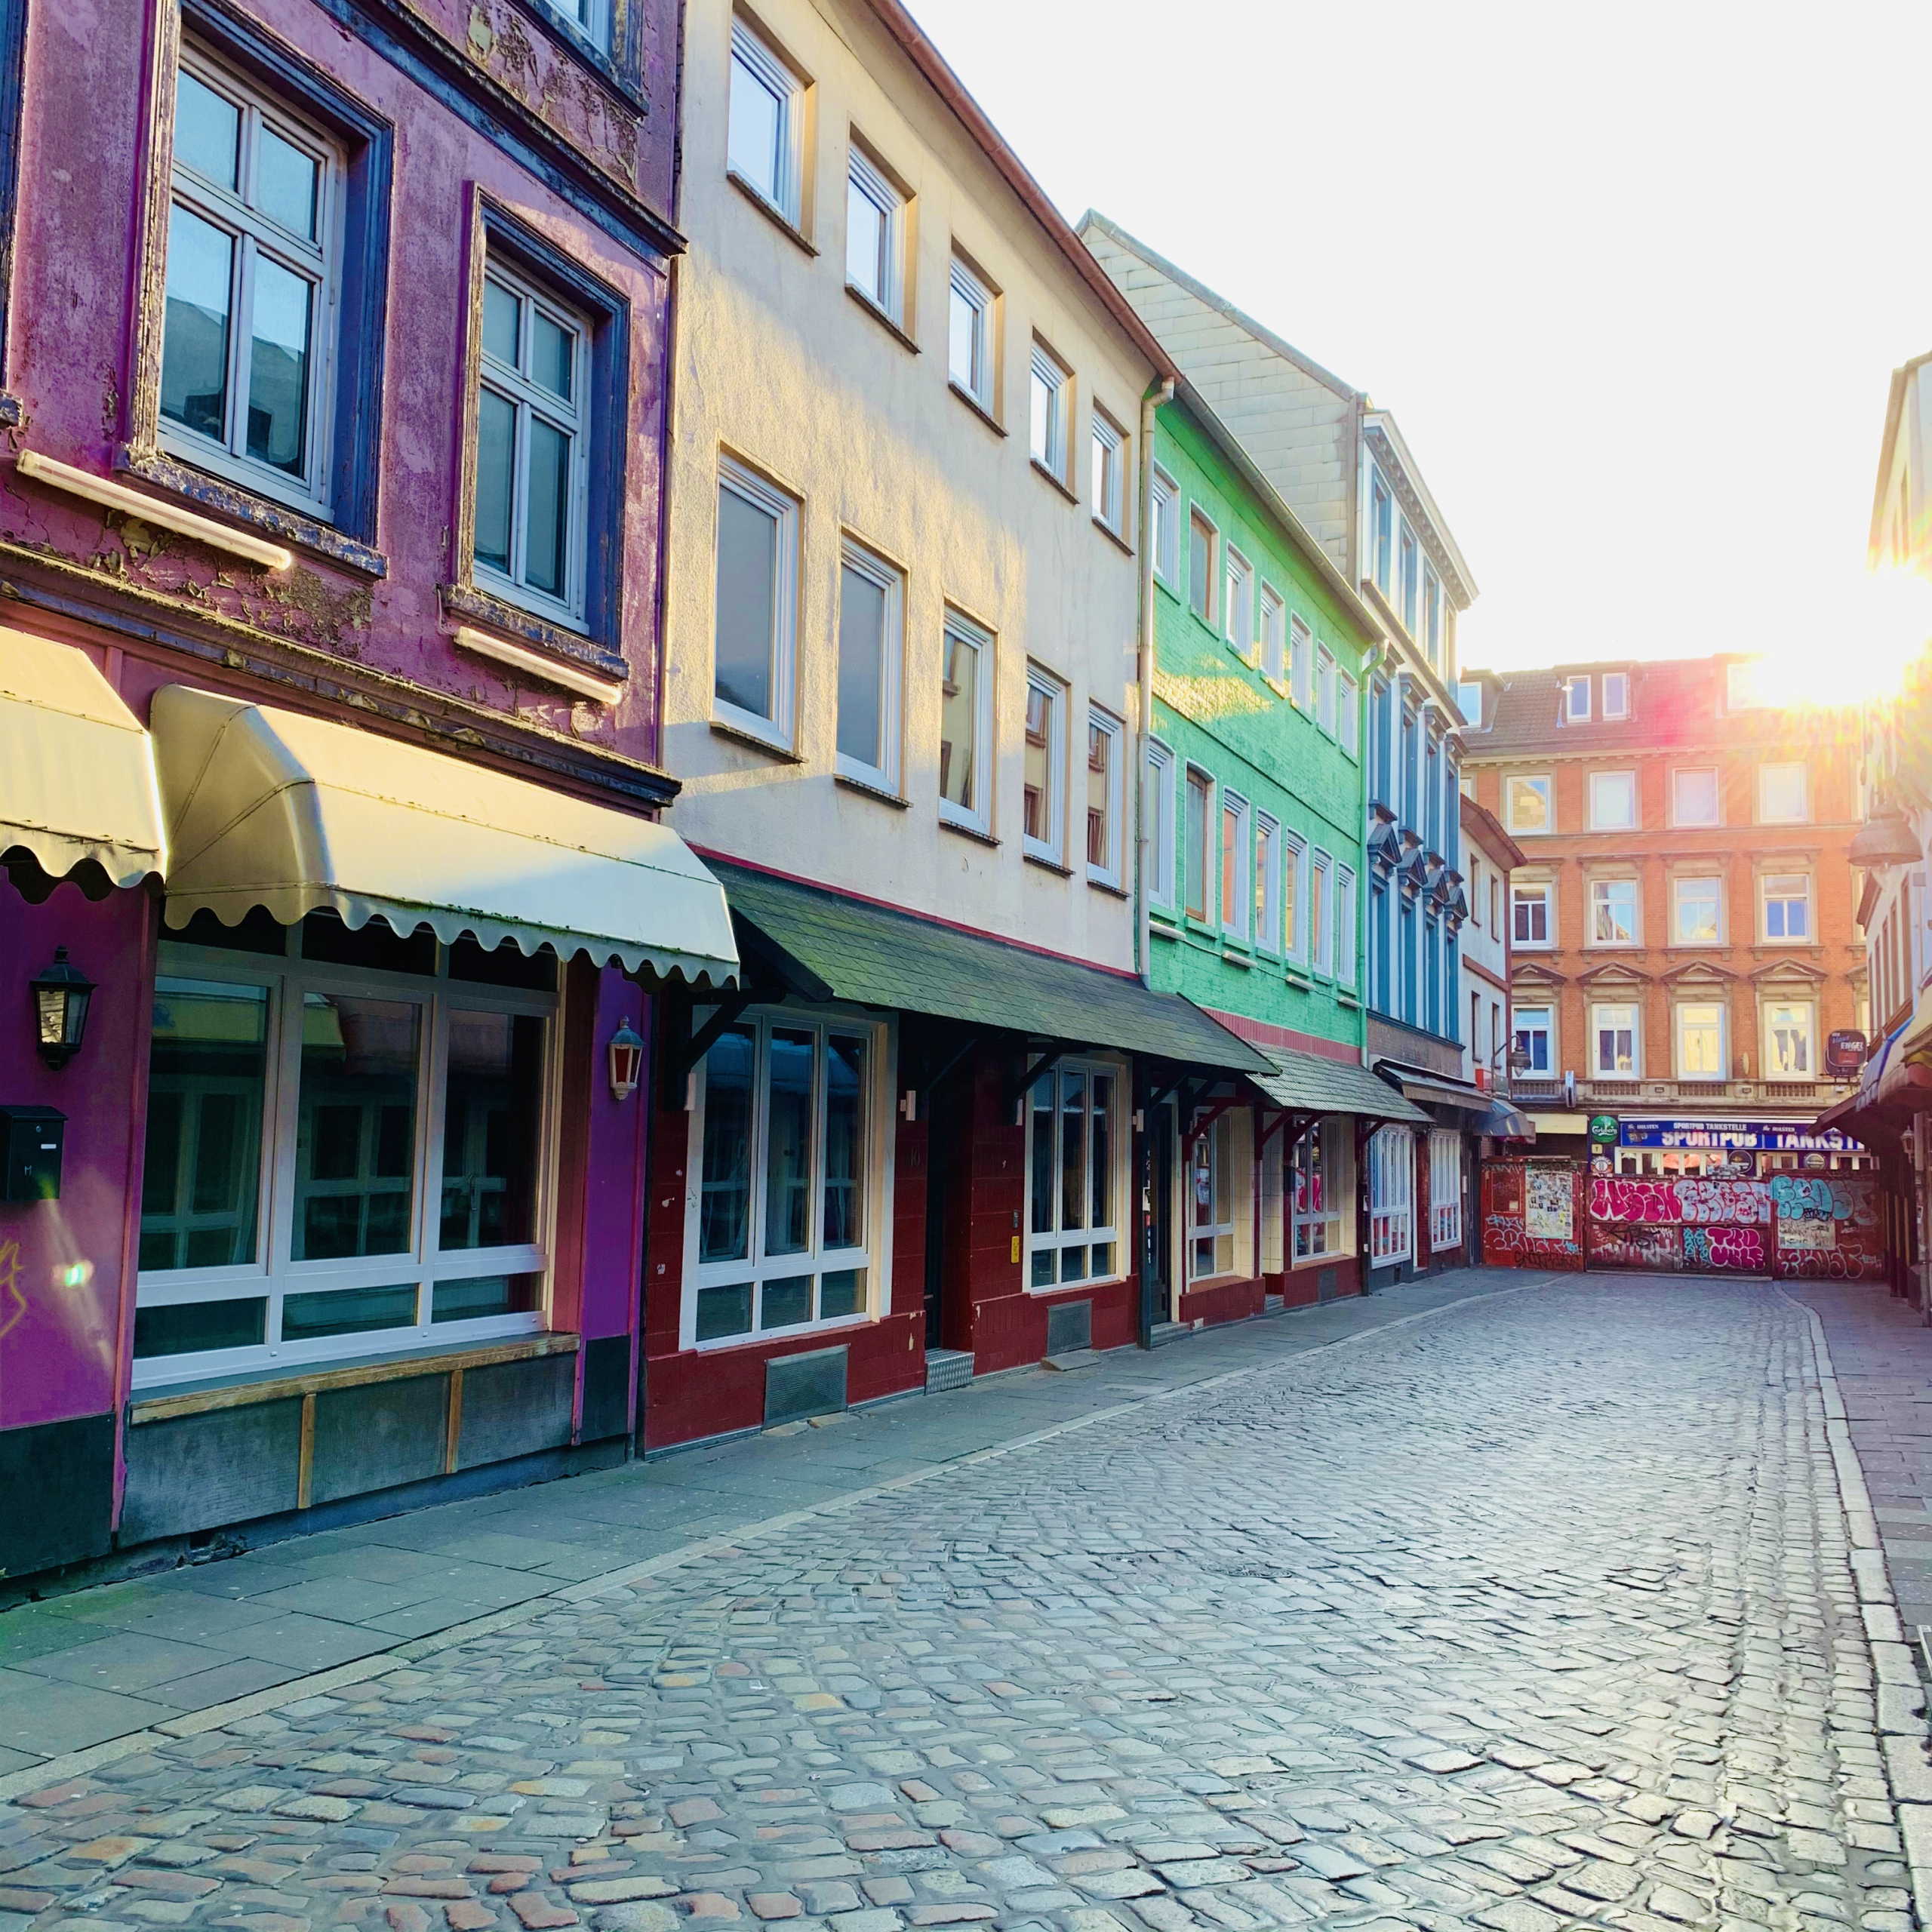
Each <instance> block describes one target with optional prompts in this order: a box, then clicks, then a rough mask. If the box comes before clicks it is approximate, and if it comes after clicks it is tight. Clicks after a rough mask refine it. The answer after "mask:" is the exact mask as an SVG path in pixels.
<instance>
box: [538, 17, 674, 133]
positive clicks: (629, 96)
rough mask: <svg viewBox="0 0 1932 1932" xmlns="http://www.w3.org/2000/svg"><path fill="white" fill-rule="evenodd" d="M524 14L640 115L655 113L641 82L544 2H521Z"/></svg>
mask: <svg viewBox="0 0 1932 1932" xmlns="http://www.w3.org/2000/svg"><path fill="white" fill-rule="evenodd" d="M519 5H521V7H522V9H523V11H524V12H525V14H528V16H529V17H531V19H532V20H535V21H536V23H537V25H538V26H540V27H541V28H543V30H544V32H546V34H547V35H549V38H551V39H552V40H553V41H555V42H557V44H558V45H559V46H561V48H563V49H564V51H565V52H566V53H567V54H569V55H570V56H571V58H572V59H573V60H577V61H578V62H580V63H581V64H582V65H583V66H586V67H588V68H589V69H590V71H591V72H592V73H593V74H595V75H596V76H597V78H598V79H599V80H600V81H601V82H603V83H604V85H605V86H606V87H608V88H610V89H611V91H612V92H613V93H614V94H619V95H621V96H622V97H623V99H624V100H626V101H627V102H628V103H629V104H630V105H631V106H632V107H634V108H635V109H637V111H638V112H639V113H640V114H648V113H649V112H651V103H650V101H649V100H648V98H647V97H646V96H645V91H644V88H643V85H642V82H641V77H640V78H634V77H632V75H629V74H626V72H624V71H623V69H621V68H620V66H618V65H617V63H616V61H614V60H613V59H612V58H611V56H610V55H609V54H607V53H605V51H604V50H603V48H601V47H599V46H598V45H597V44H596V42H594V41H592V40H589V39H587V38H586V37H585V36H584V35H583V34H582V33H580V32H577V30H576V29H574V28H573V27H572V26H571V23H570V22H569V21H568V20H561V19H559V18H558V16H557V15H556V14H553V13H552V11H550V9H549V8H548V7H546V6H545V5H544V4H543V0H519Z"/></svg>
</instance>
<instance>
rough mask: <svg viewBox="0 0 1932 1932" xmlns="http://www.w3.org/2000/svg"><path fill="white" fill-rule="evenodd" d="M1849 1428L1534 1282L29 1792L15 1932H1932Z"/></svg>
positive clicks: (746, 1542) (1110, 1419)
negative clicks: (1853, 1482)
mask: <svg viewBox="0 0 1932 1932" xmlns="http://www.w3.org/2000/svg"><path fill="white" fill-rule="evenodd" d="M1826 1414H1827V1405H1826V1401H1825V1400H1824V1399H1823V1396H1822V1395H1821V1392H1820V1387H1819V1386H1818V1383H1817V1377H1816V1374H1815V1373H1814V1368H1813V1361H1812V1355H1811V1343H1810V1327H1809V1318H1808V1317H1807V1315H1806V1313H1805V1312H1804V1310H1803V1309H1801V1308H1799V1307H1798V1306H1796V1305H1795V1303H1792V1302H1791V1301H1789V1300H1786V1298H1785V1297H1782V1296H1780V1294H1777V1293H1776V1292H1775V1291H1774V1290H1772V1289H1771V1288H1770V1287H1768V1286H1767V1285H1765V1284H1755V1283H1738V1284H1727V1283H1724V1282H1721V1281H1711V1280H1708V1279H1707V1280H1703V1281H1654V1280H1646V1279H1641V1278H1622V1279H1619V1278H1607V1277H1597V1276H1592V1277H1589V1278H1564V1279H1563V1280H1561V1281H1559V1282H1557V1283H1555V1284H1542V1283H1538V1282H1531V1281H1525V1282H1524V1286H1523V1290H1522V1291H1521V1292H1518V1293H1512V1294H1500V1295H1496V1296H1493V1297H1490V1298H1488V1299H1486V1300H1481V1301H1478V1302H1473V1303H1467V1304H1465V1305H1463V1306H1460V1307H1455V1308H1451V1309H1447V1310H1445V1311H1444V1312H1440V1313H1439V1314H1437V1315H1434V1316H1432V1318H1429V1319H1426V1320H1423V1321H1418V1322H1416V1323H1414V1324H1411V1325H1407V1326H1404V1327H1398V1328H1392V1329H1385V1330H1383V1331H1378V1332H1374V1333H1368V1334H1362V1335H1360V1336H1358V1337H1355V1338H1354V1339H1353V1340H1352V1341H1351V1342H1350V1343H1349V1346H1346V1347H1341V1348H1332V1349H1320V1350H1318V1351H1315V1352H1309V1353H1306V1354H1303V1355H1298V1356H1295V1357H1294V1358H1290V1359H1287V1360H1286V1361H1271V1362H1269V1363H1268V1364H1266V1365H1265V1366H1263V1367H1260V1368H1259V1369H1257V1370H1255V1371H1251V1372H1246V1373H1237V1374H1233V1375H1232V1376H1229V1377H1224V1378H1222V1379H1220V1380H1217V1381H1216V1382H1214V1383H1208V1384H1205V1385H1203V1384H1200V1383H1197V1384H1195V1386H1192V1387H1187V1388H1183V1389H1177V1390H1175V1391H1174V1392H1173V1393H1171V1395H1165V1396H1163V1397H1161V1398H1159V1399H1156V1400H1153V1401H1146V1402H1143V1403H1142V1404H1139V1405H1137V1406H1136V1407H1134V1408H1133V1409H1132V1410H1131V1412H1128V1413H1124V1414H1110V1415H1106V1416H1103V1417H1101V1418H1100V1419H1099V1420H1095V1421H1094V1422H1093V1423H1091V1425H1089V1426H1081V1427H1078V1428H1075V1429H1071V1430H1069V1431H1068V1432H1065V1433H1062V1434H1059V1435H1055V1436H1054V1437H1053V1438H1051V1439H1050V1440H1048V1441H1041V1442H1038V1443H1035V1444H1031V1445H1030V1446H1020V1447H1014V1448H1013V1449H1011V1450H1010V1451H1007V1452H1005V1453H1003V1454H995V1455H991V1456H988V1457H984V1458H983V1459H980V1460H974V1461H971V1462H968V1463H963V1464H960V1465H957V1466H952V1467H949V1468H948V1469H946V1470H944V1471H943V1472H940V1474H938V1475H936V1476H934V1477H933V1478H931V1479H930V1480H926V1481H921V1482H919V1483H918V1484H915V1485H914V1486H912V1487H906V1488H904V1489H903V1490H898V1491H893V1490H888V1491H884V1492H883V1493H875V1494H870V1495H869V1496H868V1497H866V1498H865V1499H864V1500H860V1501H857V1502H856V1503H854V1504H852V1505H851V1506H850V1507H849V1508H847V1509H842V1510H840V1511H838V1512H836V1513H833V1514H830V1515H820V1516H818V1517H817V1518H813V1519H812V1520H811V1521H808V1522H805V1523H803V1524H792V1525H790V1526H778V1527H772V1528H771V1529H768V1530H766V1531H749V1532H747V1533H746V1535H745V1536H744V1537H743V1538H742V1539H741V1540H740V1542H739V1543H737V1546H735V1547H734V1549H731V1550H729V1551H727V1552H723V1553H709V1554H699V1555H694V1556H693V1557H692V1558H691V1560H689V1561H686V1562H685V1563H684V1564H682V1566H681V1567H676V1568H672V1569H669V1570H666V1571H662V1572H661V1573H660V1574H657V1575H654V1576H651V1577H645V1578H641V1579H637V1580H632V1581H631V1582H629V1583H623V1582H618V1583H612V1584H611V1585H610V1586H608V1587H607V1588H605V1589H603V1590H602V1591H601V1593H599V1594H597V1595H593V1596H591V1597H589V1598H583V1599H580V1600H579V1601H574V1602H572V1603H570V1604H567V1605H565V1606H563V1607H546V1608H543V1609H542V1610H541V1611H540V1612H539V1613H538V1614H537V1615H535V1616H534V1617H531V1618H529V1619H528V1620H525V1621H523V1622H521V1623H518V1624H515V1626H512V1627H510V1628H508V1629H503V1630H502V1631H500V1632H496V1633H494V1634H492V1635H487V1636H483V1637H480V1638H472V1639H471V1640H470V1641H466V1642H463V1643H462V1644H458V1645H457V1646H456V1647H451V1648H449V1649H446V1650H445V1651H441V1652H440V1653H439V1654H435V1655H433V1656H431V1657H425V1658H423V1659H421V1660H419V1661H418V1662H417V1663H414V1665H410V1666H404V1667H401V1668H398V1669H395V1670H392V1671H391V1672H389V1673H388V1674H386V1675H380V1676H377V1677H375V1678H371V1680H369V1681H367V1682H365V1683H361V1684H355V1685H354V1686H353V1687H349V1688H346V1689H344V1690H341V1691H340V1693H339V1694H337V1695H334V1696H313V1697H304V1698H302V1699H300V1700H298V1701H297V1702H294V1703H290V1704H286V1705H285V1706H282V1707H281V1709H278V1710H276V1711H274V1712H267V1713H264V1714H263V1715H257V1716H254V1717H251V1718H244V1719H242V1720H241V1721H238V1722H235V1723H232V1724H229V1726H228V1727H226V1728H225V1729H221V1730H211V1731H208V1732H206V1733H204V1734H201V1735H198V1736H193V1737H186V1738H183V1739H180V1740H177V1741H174V1742H171V1743H168V1744H166V1745H165V1746H162V1747H161V1748H159V1749H156V1750H155V1751H154V1752H150V1753H147V1754H144V1755H136V1756H132V1757H125V1758H121V1759H120V1760H118V1761H115V1762H112V1763H108V1764H103V1765H102V1766H100V1767H99V1768H97V1770H94V1771H93V1772H91V1773H89V1774H87V1775H85V1776H83V1777H77V1778H72V1779H69V1780H66V1782H64V1783H59V1784H56V1785H54V1786H51V1787H50V1788H46V1789H41V1790H38V1791H36V1792H30V1793H28V1794H26V1795H23V1797H21V1798H20V1799H19V1800H18V1801H17V1802H15V1803H14V1804H11V1805H10V1806H8V1807H4V1808H0V1841H4V1844H3V1845H0V1852H3V1855H0V1864H4V1865H5V1867H7V1868H8V1869H7V1870H6V1872H5V1878H4V1879H0V1886H4V1887H5V1889H4V1890H0V1914H4V1916H0V1932H16V1928H20V1927H25V1926H26V1925H28V1924H34V1925H35V1926H50V1927H51V1926H52V1925H54V1924H61V1923H63V1922H65V1923H75V1922H77V1921H83V1922H85V1923H87V1924H91V1925H94V1926H99V1927H107V1928H116V1929H117V1932H118V1928H124V1927H125V1928H127V1932H135V1928H138V1927H155V1926H175V1925H193V1926H201V1925H207V1926H210V1927H214V1926H216V1925H234V1926H237V1927H245V1928H247V1932H306V1928H315V1932H321V1928H324V1927H334V1926H338V1925H359V1926H364V1927H369V1928H371V1932H436V1929H437V1928H440V1927H441V1926H442V1925H445V1924H446V1925H447V1927H448V1928H449V1932H484V1928H487V1927H493V1926H499V1927H503V1928H504V1932H518V1927H521V1928H523V1932H552V1928H558V1927H566V1926H569V1925H572V1924H577V1923H580V1922H583V1923H586V1924H589V1925H590V1926H592V1927H594V1928H595V1932H672V1928H673V1927H680V1926H682V1925H685V1924H689V1925H691V1926H692V1927H694V1928H697V1932H703V1928H707V1927H718V1926H720V1925H722V1924H726V1923H728V1922H734V1921H735V1922H737V1923H738V1924H741V1925H743V1924H750V1923H751V1922H752V1921H759V1920H770V1921H790V1922H792V1924H795V1925H798V1926H799V1927H809V1928H811V1932H817V1928H818V1927H820V1926H823V1927H828V1928H832V1932H900V1928H901V1927H931V1926H951V1925H965V1924H973V1923H976V1922H980V1921H986V1922H991V1923H993V1924H996V1925H997V1926H998V1927H1001V1928H1022V1927H1024V1928H1029V1932H1031V1929H1032V1928H1039V1932H1045V1928H1059V1932H1116V1928H1117V1927H1118V1928H1124V1932H1192V1928H1193V1927H1202V1928H1204V1932H1248V1928H1251V1927H1272V1926H1293V1925H1300V1924H1306V1923H1309V1922H1311V1921H1329V1922H1331V1923H1332V1924H1334V1925H1336V1926H1337V1927H1342V1926H1356V1925H1370V1924H1375V1925H1384V1924H1386V1925H1390V1926H1392V1925H1394V1924H1397V1923H1405V1924H1412V1925H1416V1926H1420V1927H1424V1928H1426V1932H1456V1928H1457V1927H1461V1926H1463V1925H1469V1926H1475V1927H1484V1928H1488V1932H1555V1928H1557V1927H1559V1926H1561V1925H1564V1924H1583V1923H1586V1922H1587V1923H1590V1924H1595V1925H1598V1926H1601V1927H1605V1928H1617V1932H1668V1928H1671V1927H1682V1926H1687V1925H1703V1924H1710V1925H1713V1926H1717V1925H1726V1926H1740V1927H1742V1926H1747V1925H1761V1926H1765V1927H1772V1928H1774V1932H1837V1928H1840V1927H1852V1926H1858V1927H1863V1928H1867V1932H1912V1925H1913V1923H1914V1921H1913V1918H1912V1903H1911V1900H1912V1894H1911V1890H1910V1881H1909V1872H1908V1866H1907V1863H1906V1859H1905V1857H1904V1854H1903V1848H1902V1846H1901V1842H1900V1831H1899V1820H1898V1819H1897V1817H1896V1816H1895V1813H1894V1806H1893V1804H1892V1801H1891V1798H1892V1793H1891V1787H1890V1784H1889V1783H1888V1780H1887V1752H1886V1751H1885V1750H1884V1749H1882V1748H1881V1718H1884V1720H1885V1721H1884V1729H1886V1730H1891V1731H1894V1732H1897V1733H1898V1734H1899V1735H1897V1737H1894V1740H1893V1746H1892V1750H1891V1758H1892V1775H1893V1777H1894V1778H1896V1779H1897V1780H1898V1782H1899V1783H1900V1786H1901V1789H1900V1791H1899V1792H1898V1795H1899V1796H1900V1798H1918V1797H1921V1796H1925V1795H1932V1793H1927V1792H1921V1791H1919V1790H1918V1789H1915V1788H1913V1786H1912V1780H1914V1779H1916V1778H1924V1777H1925V1776H1926V1775H1927V1774H1926V1771H1925V1766H1924V1755H1923V1751H1922V1748H1921V1746H1920V1745H1918V1743H1915V1742H1914V1741H1913V1736H1912V1734H1913V1733H1914V1732H1915V1730H1916V1728H1917V1727H1916V1724H1915V1722H1914V1721H1912V1717H1911V1713H1912V1711H1913V1710H1914V1709H1915V1704H1916V1692H1915V1688H1914V1687H1911V1686H1909V1685H1906V1684H1903V1683H1901V1684H1899V1685H1898V1686H1897V1688H1895V1689H1894V1688H1890V1687H1887V1691H1886V1693H1885V1697H1887V1699H1888V1700H1889V1705H1888V1707H1887V1709H1884V1710H1881V1708H1880V1696H1879V1693H1878V1690H1877V1688H1876V1687H1875V1684H1874V1678H1873V1657H1874V1653H1873V1650H1872V1644H1871V1642H1870V1641H1869V1640H1868V1632H1869V1637H1872V1638H1885V1637H1890V1638H1896V1637H1897V1635H1898V1632H1897V1627H1896V1620H1895V1614H1894V1613H1892V1612H1890V1610H1889V1607H1888V1606H1885V1605H1874V1604H1872V1602H1871V1601H1870V1598H1871V1596H1872V1592H1871V1591H1870V1590H1869V1589H1866V1590H1865V1591H1864V1592H1863V1593H1862V1594H1863V1595H1864V1596H1865V1597H1866V1599H1867V1601H1866V1607H1865V1610H1864V1611H1863V1614H1861V1609H1860V1597H1861V1589H1860V1581H1859V1577H1858V1576H1857V1574H1855V1569H1854V1562H1853V1560H1852V1558H1853V1552H1852V1550H1851V1549H1850V1546H1849V1544H1848V1540H1847V1522H1846V1518H1845V1515H1844V1511H1843V1509H1842V1508H1841V1503H1840V1491H1839V1488H1838V1479H1837V1477H1836V1475H1835V1471H1834V1465H1833V1461H1832V1454H1831V1453H1830V1450H1829V1446H1828V1444H1827V1441H1826ZM1860 1554H1861V1555H1864V1556H1865V1557H1866V1558H1867V1560H1868V1561H1870V1560H1871V1559H1872V1552H1860ZM1880 1612H1882V1613H1883V1614H1879V1613H1880ZM1887 1617H1891V1618H1892V1619H1893V1621H1892V1623H1890V1625H1887V1621H1886V1620H1887ZM1883 1648H1884V1645H1882V1644H1881V1649H1883ZM1890 1653H1891V1654H1892V1655H1893V1656H1894V1658H1896V1657H1899V1656H1901V1655H1903V1649H1902V1647H1901V1646H1899V1645H1898V1644H1896V1643H1895V1642H1894V1643H1893V1644H1891V1645H1890ZM1890 1674H1893V1675H1897V1672H1896V1670H1894V1672H1892V1673H1890Z"/></svg>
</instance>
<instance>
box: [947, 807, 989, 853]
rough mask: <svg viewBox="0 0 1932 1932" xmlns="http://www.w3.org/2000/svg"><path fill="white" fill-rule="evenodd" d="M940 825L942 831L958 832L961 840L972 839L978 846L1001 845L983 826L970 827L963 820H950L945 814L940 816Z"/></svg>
mask: <svg viewBox="0 0 1932 1932" xmlns="http://www.w3.org/2000/svg"><path fill="white" fill-rule="evenodd" d="M939 823H940V830H941V831H943V832H957V833H958V835H959V836H960V837H961V838H970V839H971V840H972V841H973V842H974V844H976V845H992V846H997V845H998V844H999V841H998V839H997V838H995V837H994V835H992V833H991V832H989V831H987V830H986V828H985V827H984V826H977V825H968V824H967V823H964V820H960V819H956V818H948V817H946V814H945V813H943V812H941V813H940V817H939Z"/></svg>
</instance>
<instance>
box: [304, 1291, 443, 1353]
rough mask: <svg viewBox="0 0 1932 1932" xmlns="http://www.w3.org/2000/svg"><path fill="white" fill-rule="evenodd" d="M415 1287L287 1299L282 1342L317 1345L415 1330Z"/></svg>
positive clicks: (331, 1293)
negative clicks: (329, 1339)
mask: <svg viewBox="0 0 1932 1932" xmlns="http://www.w3.org/2000/svg"><path fill="white" fill-rule="evenodd" d="M415 1325H416V1284H415V1283H414V1282H413V1281H412V1282H411V1283H409V1284H408V1286H406V1287H395V1288H330V1289H328V1290H325V1291H321V1292H320V1293H318V1294H306V1295H288V1296H286V1297H284V1298H283V1301H282V1304H281V1339H282V1340H284V1341H285V1342H317V1341H320V1340H322V1339H323V1338H324V1337H326V1336H329V1335H358V1334H361V1333H363V1332H364V1331H365V1330H367V1329H371V1328H413V1327H415Z"/></svg>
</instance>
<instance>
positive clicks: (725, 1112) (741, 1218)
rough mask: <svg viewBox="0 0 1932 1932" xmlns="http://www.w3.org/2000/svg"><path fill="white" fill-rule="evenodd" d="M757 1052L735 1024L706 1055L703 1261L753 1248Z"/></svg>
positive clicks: (700, 1220)
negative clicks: (752, 1212)
mask: <svg viewBox="0 0 1932 1932" xmlns="http://www.w3.org/2000/svg"><path fill="white" fill-rule="evenodd" d="M755 1051H756V1040H755V1035H753V1033H752V1029H750V1028H749V1026H733V1027H731V1028H729V1029H727V1030H726V1031H725V1032H724V1033H722V1034H721V1035H719V1036H718V1040H717V1041H716V1042H715V1044H713V1046H712V1049H711V1051H710V1052H709V1053H708V1054H706V1055H705V1057H704V1174H703V1180H701V1181H700V1183H699V1189H698V1210H697V1258H698V1259H699V1260H700V1261H742V1260H744V1259H745V1258H746V1256H748V1255H749V1254H750V1252H751V1205H752V1063H753V1058H754V1056H755ZM749 1293H750V1291H749V1289H747V1290H746V1294H749ZM700 1305H702V1297H700ZM751 1324H752V1318H751V1304H750V1303H749V1301H747V1302H746V1304H745V1318H744V1321H743V1324H742V1325H743V1327H746V1328H749V1327H750V1326H751Z"/></svg>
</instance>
